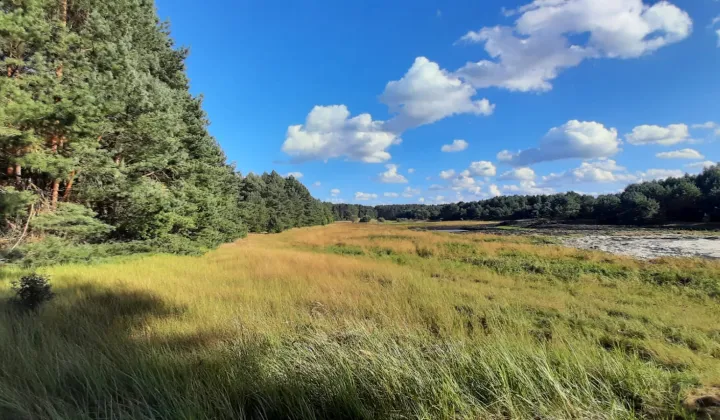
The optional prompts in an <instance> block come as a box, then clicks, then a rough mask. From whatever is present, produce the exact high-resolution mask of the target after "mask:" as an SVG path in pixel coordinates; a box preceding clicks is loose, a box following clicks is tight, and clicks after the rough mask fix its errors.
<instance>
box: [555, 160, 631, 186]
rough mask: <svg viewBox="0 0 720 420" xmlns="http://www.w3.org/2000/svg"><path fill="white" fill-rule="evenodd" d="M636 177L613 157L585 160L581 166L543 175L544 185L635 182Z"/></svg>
mask: <svg viewBox="0 0 720 420" xmlns="http://www.w3.org/2000/svg"><path fill="white" fill-rule="evenodd" d="M635 180H636V177H635V176H634V175H632V174H629V173H627V171H626V169H625V168H624V167H622V166H619V165H618V164H617V162H615V161H614V160H612V159H600V160H597V161H594V162H583V163H581V164H580V166H579V167H577V168H575V169H570V170H568V171H564V172H560V173H551V174H549V175H546V176H543V177H542V183H543V185H563V184H596V183H599V184H602V183H613V182H633V181H635Z"/></svg>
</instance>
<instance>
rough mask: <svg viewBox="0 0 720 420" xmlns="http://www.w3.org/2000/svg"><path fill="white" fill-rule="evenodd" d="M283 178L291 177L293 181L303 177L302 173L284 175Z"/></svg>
mask: <svg viewBox="0 0 720 420" xmlns="http://www.w3.org/2000/svg"><path fill="white" fill-rule="evenodd" d="M285 177H286V178H288V177H293V178H295V179H300V178H302V177H303V174H302V172H288V173H287V174H285Z"/></svg>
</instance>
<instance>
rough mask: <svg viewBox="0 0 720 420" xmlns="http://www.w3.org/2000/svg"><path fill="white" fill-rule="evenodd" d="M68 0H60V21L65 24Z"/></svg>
mask: <svg viewBox="0 0 720 420" xmlns="http://www.w3.org/2000/svg"><path fill="white" fill-rule="evenodd" d="M67 12H68V0H60V23H61V24H62V26H63V27H64V26H67Z"/></svg>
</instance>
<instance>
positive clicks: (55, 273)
mask: <svg viewBox="0 0 720 420" xmlns="http://www.w3.org/2000/svg"><path fill="white" fill-rule="evenodd" d="M489 238H495V237H486V236H483V235H475V234H472V235H434V234H432V233H430V232H417V231H412V230H409V229H407V227H406V226H397V225H395V226H392V225H364V226H359V225H350V224H344V225H340V224H338V225H333V226H329V227H324V228H309V229H296V230H292V231H289V232H285V233H283V234H278V235H257V236H251V237H249V238H248V239H246V240H243V241H240V242H238V243H237V244H233V245H228V246H224V247H222V248H221V249H219V250H217V251H214V252H211V253H209V254H207V255H205V256H202V257H191V256H186V257H174V256H151V257H143V258H136V259H133V260H129V261H123V262H119V263H112V264H99V265H93V266H82V265H66V266H57V267H52V268H47V269H43V270H42V271H43V272H44V273H46V274H49V275H50V276H51V277H52V282H53V284H54V285H55V292H56V293H57V297H56V299H55V300H53V301H52V302H51V303H49V304H47V305H46V306H45V307H44V308H42V309H41V310H40V311H39V312H38V313H37V314H27V313H25V314H23V313H18V312H16V311H14V310H12V309H11V308H10V307H9V306H7V305H0V354H2V357H0V418H11V419H15V418H20V419H22V418H27V419H35V418H55V419H65V418H72V419H83V418H86V419H90V418H92V419H99V418H103V419H107V418H114V419H120V418H127V419H131V418H132V419H157V418H163V419H203V418H207V419H211V418H272V419H274V418H367V419H372V418H398V419H399V418H427V419H436V418H448V419H449V418H472V419H474V418H521V419H522V418H527V419H531V418H533V419H534V418H608V419H610V418H613V419H614V418H618V419H633V418H688V419H689V418H694V417H695V416H696V415H697V414H698V413H697V412H695V411H694V408H693V407H690V406H688V404H686V399H687V398H688V396H689V395H691V394H699V395H708V394H709V395H713V393H715V392H717V388H714V387H716V386H718V385H720V327H718V325H720V303H719V302H718V298H717V296H716V295H714V294H713V293H712V291H713V290H715V289H714V288H715V287H716V286H717V281H718V280H717V279H718V278H720V277H718V276H717V274H718V273H720V266H719V265H718V263H716V262H712V261H699V260H660V261H655V262H650V263H645V262H639V261H634V260H631V259H627V258H619V257H612V256H609V255H605V254H600V253H593V252H587V251H575V250H571V249H566V248H562V247H557V246H554V245H551V244H541V245H538V244H535V243H533V240H532V239H529V238H515V237H513V238H508V240H499V241H496V240H492V241H491V240H486V239H489ZM22 272H23V270H21V269H4V270H3V271H0V290H2V293H3V295H4V296H7V295H8V293H9V290H8V287H7V286H8V282H9V281H10V280H12V279H14V278H17V277H19V276H20V275H21V274H22ZM658 273H659V274H658ZM688 279H689V280H688ZM3 300H4V298H3Z"/></svg>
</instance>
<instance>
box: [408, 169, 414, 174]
mask: <svg viewBox="0 0 720 420" xmlns="http://www.w3.org/2000/svg"><path fill="white" fill-rule="evenodd" d="M407 172H408V173H409V174H414V173H415V168H408V171H407Z"/></svg>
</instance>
